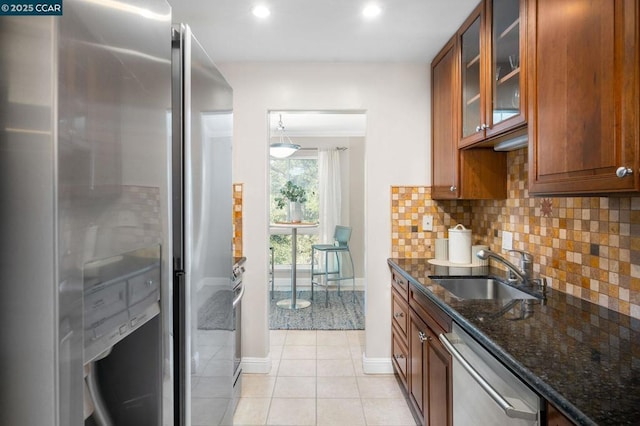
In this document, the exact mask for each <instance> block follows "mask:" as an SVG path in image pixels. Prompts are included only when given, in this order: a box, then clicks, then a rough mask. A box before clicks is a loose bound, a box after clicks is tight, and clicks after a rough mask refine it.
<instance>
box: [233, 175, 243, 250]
mask: <svg viewBox="0 0 640 426" xmlns="http://www.w3.org/2000/svg"><path fill="white" fill-rule="evenodd" d="M242 190H243V186H242V184H241V183H234V184H233V256H234V257H242Z"/></svg>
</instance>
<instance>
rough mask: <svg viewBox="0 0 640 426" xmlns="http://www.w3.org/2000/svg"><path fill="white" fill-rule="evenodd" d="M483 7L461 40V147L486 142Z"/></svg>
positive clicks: (473, 15) (467, 24)
mask: <svg viewBox="0 0 640 426" xmlns="http://www.w3.org/2000/svg"><path fill="white" fill-rule="evenodd" d="M482 6H483V4H482V3H481V4H480V5H479V6H478V7H477V8H476V10H475V11H474V12H473V13H472V14H471V16H470V17H469V18H468V19H467V21H466V22H465V23H464V25H463V26H462V28H461V29H460V32H459V33H458V39H459V43H458V45H459V46H460V73H461V75H460V78H461V93H460V94H461V96H462V99H461V103H460V106H461V111H460V118H461V123H460V124H461V126H462V128H461V129H460V130H461V132H460V136H461V137H460V144H459V146H460V147H463V146H467V145H469V144H472V143H474V142H478V141H480V140H482V139H484V127H483V123H485V120H484V116H485V96H486V95H485V93H484V90H485V85H484V84H483V79H484V74H485V72H484V69H483V68H484V63H485V60H484V58H483V55H484V53H485V49H483V48H482V45H483V37H482V34H483V32H484V23H483V21H484V8H483V7H482Z"/></svg>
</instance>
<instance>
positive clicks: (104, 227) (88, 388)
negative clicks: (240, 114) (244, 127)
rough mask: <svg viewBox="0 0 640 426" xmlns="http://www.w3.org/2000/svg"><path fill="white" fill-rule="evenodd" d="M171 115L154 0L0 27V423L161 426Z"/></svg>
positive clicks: (163, 8) (167, 416)
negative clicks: (0, 325)
mask: <svg viewBox="0 0 640 426" xmlns="http://www.w3.org/2000/svg"><path fill="white" fill-rule="evenodd" d="M170 108H171V9H170V7H169V5H168V4H167V3H166V2H165V1H162V0H140V1H138V0H130V1H127V2H121V1H113V0H101V1H97V0H65V1H64V7H63V15H62V16H55V17H53V16H2V17H1V18H0V235H1V236H2V238H1V239H0V241H1V242H0V247H1V251H0V321H1V323H2V327H1V330H2V331H1V332H0V333H1V334H0V341H1V342H2V345H1V347H0V366H1V368H0V424H2V425H38V426H48V425H51V426H69V425H71V426H75V425H83V424H84V425H93V424H114V425H118V426H120V425H136V426H139V425H159V424H162V422H163V421H165V420H166V421H165V423H166V424H171V422H172V421H173V413H172V407H173V395H172V385H171V383H172V369H171V368H170V365H171V361H172V358H171V347H172V342H171V326H172V321H171V310H170V309H167V308H168V307H169V308H170V306H171V303H170V300H171V298H170V289H171V283H172V280H171V272H172V270H171V261H170V259H171V251H170V248H169V242H170V241H169V240H170V238H169V235H170V232H169V229H170V223H169V206H170V185H169V180H170V174H169V167H168V164H169V152H170V144H171V142H170V117H169V111H170ZM163 406H165V407H167V408H166V409H164V408H163Z"/></svg>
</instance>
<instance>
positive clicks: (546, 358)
mask: <svg viewBox="0 0 640 426" xmlns="http://www.w3.org/2000/svg"><path fill="white" fill-rule="evenodd" d="M388 263H389V265H390V266H391V267H393V268H394V269H396V270H398V271H399V272H400V273H401V274H402V275H403V276H404V277H405V278H407V279H408V280H409V281H410V282H411V283H412V284H414V285H415V286H416V287H417V288H418V289H420V290H421V291H422V292H423V293H424V294H425V295H426V296H427V297H429V298H430V299H431V300H433V301H434V302H435V303H436V304H438V306H440V307H441V308H442V309H443V310H444V311H445V312H447V313H448V314H449V315H450V316H451V317H452V318H453V320H454V321H455V322H456V323H458V324H459V325H460V326H462V327H463V328H464V329H465V330H466V331H467V332H469V333H470V334H471V335H473V336H474V337H475V338H476V340H478V341H479V342H480V343H481V344H483V345H484V346H485V347H486V348H487V349H489V350H490V351H491V352H492V353H493V354H494V355H495V356H496V357H497V358H498V359H500V360H501V361H502V362H503V363H504V364H505V365H507V366H508V367H509V368H510V369H511V370H513V371H514V372H515V373H516V374H518V375H519V376H520V377H521V378H522V379H523V380H524V381H525V382H527V383H528V384H529V385H530V386H531V387H532V388H533V389H534V390H536V391H537V392H538V393H539V394H540V395H541V396H542V397H544V398H545V399H547V400H548V401H550V402H551V403H552V404H553V405H555V406H556V407H557V408H558V409H560V410H561V411H562V412H563V413H564V414H565V415H567V417H569V418H571V419H572V420H573V421H574V422H576V423H577V424H584V425H594V424H597V425H616V426H618V425H638V424H640V320H638V319H634V318H631V317H629V316H626V315H622V314H620V313H617V312H614V311H611V310H609V309H607V308H604V307H601V306H598V305H596V304H593V303H590V302H588V301H585V300H583V299H580V298H576V297H573V296H570V295H568V294H566V293H562V292H560V291H557V290H553V289H551V288H549V289H547V292H546V300H545V301H544V302H541V301H539V300H536V301H535V302H534V304H533V314H532V315H523V314H524V313H523V311H522V308H523V306H522V305H521V304H520V303H515V304H514V306H513V307H512V308H511V309H506V308H508V307H507V306H506V304H507V303H508V301H504V300H502V301H501V300H461V299H459V298H456V297H455V296H454V295H452V294H451V293H449V292H448V291H446V290H445V289H444V288H443V287H441V286H439V285H438V284H436V283H435V282H434V281H432V280H431V278H436V277H438V276H458V275H460V274H461V272H462V273H463V274H464V275H476V276H496V277H501V278H502V277H504V275H505V272H504V271H502V270H500V269H494V268H489V267H476V268H448V267H442V266H437V267H436V266H433V265H431V264H429V263H428V261H427V259H389V260H388Z"/></svg>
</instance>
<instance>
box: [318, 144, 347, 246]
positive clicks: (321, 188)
mask: <svg viewBox="0 0 640 426" xmlns="http://www.w3.org/2000/svg"><path fill="white" fill-rule="evenodd" d="M318 178H319V183H318V195H319V197H320V225H319V227H318V232H319V241H320V243H332V242H333V232H334V231H335V227H336V225H340V215H341V211H342V197H341V194H342V187H341V185H340V151H339V150H338V149H337V148H319V149H318Z"/></svg>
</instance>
